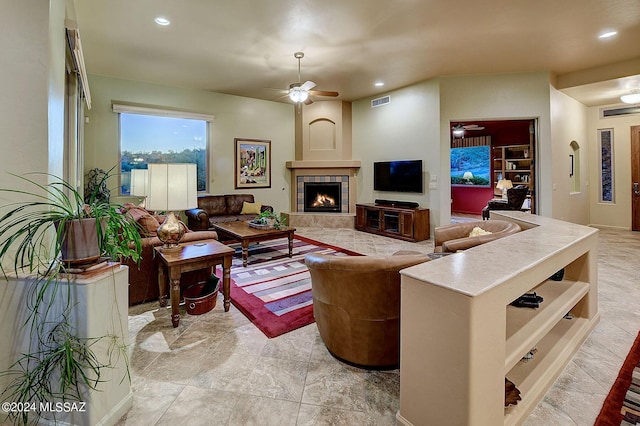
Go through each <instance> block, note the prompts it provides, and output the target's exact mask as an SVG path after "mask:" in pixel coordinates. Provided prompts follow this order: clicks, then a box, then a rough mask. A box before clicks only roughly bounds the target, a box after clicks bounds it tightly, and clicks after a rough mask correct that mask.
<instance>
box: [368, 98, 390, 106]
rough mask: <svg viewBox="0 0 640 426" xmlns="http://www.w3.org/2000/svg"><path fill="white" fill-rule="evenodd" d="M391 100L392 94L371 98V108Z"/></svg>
mask: <svg viewBox="0 0 640 426" xmlns="http://www.w3.org/2000/svg"><path fill="white" fill-rule="evenodd" d="M390 102H391V96H389V95H387V96H383V97H381V98H377V99H373V100H371V108H375V107H379V106H382V105H386V104H388V103H390Z"/></svg>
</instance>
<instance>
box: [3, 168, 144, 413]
mask: <svg viewBox="0 0 640 426" xmlns="http://www.w3.org/2000/svg"><path fill="white" fill-rule="evenodd" d="M12 176H14V177H15V178H17V179H19V180H20V181H22V183H23V184H26V186H31V187H32V189H33V190H31V191H28V190H22V189H9V188H0V193H4V194H8V195H14V196H17V197H19V198H21V199H23V200H24V201H17V202H14V203H11V204H9V205H6V206H5V208H3V209H2V214H1V216H0V268H1V270H2V274H3V275H4V277H5V279H8V278H9V276H12V275H13V274H15V275H16V278H17V277H18V276H21V275H27V276H28V277H29V278H28V279H27V280H25V283H26V285H28V286H29V288H28V289H27V291H26V294H28V297H27V303H26V308H27V309H29V312H28V314H27V320H26V321H25V324H24V329H25V330H26V331H28V333H29V334H28V337H27V338H28V339H29V345H28V347H29V348H28V350H27V351H26V352H23V353H22V354H21V355H20V356H19V357H18V359H17V361H15V363H14V364H12V365H11V366H10V368H9V369H8V370H6V371H2V372H0V376H3V377H5V378H7V380H9V385H8V387H7V388H5V389H4V390H3V391H2V394H1V399H2V400H3V401H9V402H16V401H19V402H21V403H25V404H27V403H35V404H38V403H39V402H43V401H44V402H46V401H53V400H62V401H80V400H81V393H82V389H83V388H88V389H94V390H95V389H98V385H99V383H100V381H101V370H102V369H103V368H108V367H110V365H112V361H113V362H116V361H117V358H114V357H124V359H125V363H126V364H127V365H128V361H127V360H126V355H127V354H126V348H125V347H124V346H123V345H122V343H121V341H120V340H119V339H118V337H117V336H115V335H108V336H96V337H92V338H83V337H78V335H77V333H76V330H75V328H74V327H73V325H72V323H71V321H70V320H69V318H70V317H71V316H72V315H71V313H72V310H73V308H74V302H73V300H72V294H71V292H70V286H64V285H61V283H63V282H64V281H66V280H68V277H69V276H68V275H66V274H65V272H66V271H68V270H69V268H70V267H74V266H76V265H78V264H81V263H82V262H87V261H92V260H93V256H92V255H87V253H92V252H93V249H91V248H89V249H84V248H80V250H79V252H80V253H82V254H81V255H80V256H81V259H74V258H73V255H72V254H71V253H72V252H73V251H74V250H72V249H78V244H79V243H78V242H79V241H82V242H84V241H85V240H86V241H88V242H89V244H96V245H97V257H98V258H100V257H102V256H104V257H109V258H111V259H113V260H125V259H133V260H135V261H139V260H140V253H141V251H142V242H141V238H140V232H139V231H140V230H139V225H138V224H137V223H136V222H135V220H133V218H131V217H130V216H129V215H126V214H123V213H122V212H121V207H122V206H119V205H115V204H110V203H109V202H108V201H107V200H105V199H104V198H103V197H100V191H99V189H100V188H102V187H104V186H103V185H101V184H100V183H99V184H98V185H96V186H95V187H94V188H95V190H94V191H92V192H91V193H89V194H84V196H83V194H81V193H79V192H78V191H77V190H76V189H75V188H74V187H73V186H72V185H71V184H69V183H68V182H65V181H64V180H62V179H60V178H57V177H55V176H52V175H50V174H46V173H34V174H28V175H23V176H18V175H13V174H12ZM108 176H109V175H108V174H105V175H104V176H103V177H102V179H103V180H104V182H106V179H107V178H108ZM42 181H45V182H46V183H41V182H42ZM104 182H102V183H104ZM87 225H88V226H87ZM75 226H80V227H81V228H82V231H81V236H82V238H78V237H74V236H73V234H74V231H73V229H75ZM86 234H92V236H90V237H88V238H85V237H87V235H86ZM87 256H88V257H89V258H88V259H87ZM100 260H102V259H100ZM54 305H55V306H57V308H53V306H54ZM60 306H62V307H61V308H60ZM60 311H61V313H60ZM123 332H126V330H123ZM102 339H107V340H109V342H110V344H109V349H108V354H107V359H108V360H109V362H106V363H105V362H103V361H100V359H104V357H99V356H98V355H97V354H96V353H94V350H93V348H92V346H93V345H94V344H95V343H96V342H97V341H99V340H102ZM114 360H115V361H114ZM127 371H128V368H127ZM123 379H125V378H123ZM29 416H35V421H36V422H37V421H38V418H39V417H40V412H39V411H33V410H31V411H22V412H12V413H9V417H10V418H11V419H12V420H13V421H14V423H24V424H27V423H28V422H30V421H31V420H32V419H30V417H29Z"/></svg>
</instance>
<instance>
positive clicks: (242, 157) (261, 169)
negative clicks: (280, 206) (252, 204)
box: [234, 138, 271, 189]
mask: <svg viewBox="0 0 640 426" xmlns="http://www.w3.org/2000/svg"><path fill="white" fill-rule="evenodd" d="M234 141H235V145H236V149H235V169H234V170H235V185H236V189H243V188H271V141H269V140H263V139H242V138H235V139H234Z"/></svg>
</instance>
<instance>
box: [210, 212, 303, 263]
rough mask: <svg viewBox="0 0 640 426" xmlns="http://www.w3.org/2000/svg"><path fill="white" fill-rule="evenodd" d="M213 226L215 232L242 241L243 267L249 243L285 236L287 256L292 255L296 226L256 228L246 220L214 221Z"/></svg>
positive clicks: (247, 255) (247, 254)
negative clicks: (287, 245) (287, 242)
mask: <svg viewBox="0 0 640 426" xmlns="http://www.w3.org/2000/svg"><path fill="white" fill-rule="evenodd" d="M213 228H214V229H215V230H216V232H218V233H220V234H222V235H224V236H226V237H228V238H231V239H233V240H238V241H240V242H241V243H242V266H244V267H246V266H247V259H248V257H249V243H256V242H259V241H267V240H275V239H277V238H282V237H287V238H288V239H289V257H291V256H292V255H293V233H294V232H295V230H296V228H291V227H288V226H283V227H281V228H280V229H258V228H252V227H250V226H249V223H248V222H243V221H233V222H221V223H215V224H213Z"/></svg>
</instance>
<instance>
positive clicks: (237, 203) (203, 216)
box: [185, 194, 273, 231]
mask: <svg viewBox="0 0 640 426" xmlns="http://www.w3.org/2000/svg"><path fill="white" fill-rule="evenodd" d="M245 201H246V202H247V203H254V202H255V201H254V197H253V194H227V195H200V196H198V208H197V209H191V210H187V211H185V215H186V216H187V225H188V226H189V229H192V230H194V231H201V230H207V229H211V228H212V227H213V224H214V223H220V222H232V221H236V220H251V219H253V218H255V217H256V214H255V213H253V214H244V215H243V214H241V213H242V204H243V203H244V202H245ZM260 211H261V212H263V211H273V207H271V206H268V205H263V206H262V207H261V208H260Z"/></svg>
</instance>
